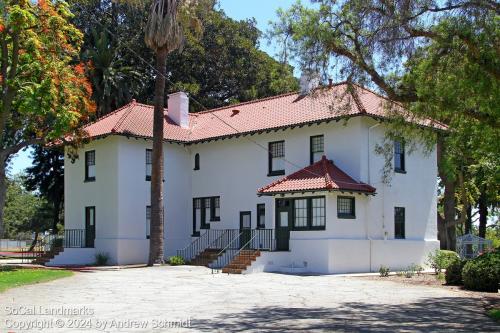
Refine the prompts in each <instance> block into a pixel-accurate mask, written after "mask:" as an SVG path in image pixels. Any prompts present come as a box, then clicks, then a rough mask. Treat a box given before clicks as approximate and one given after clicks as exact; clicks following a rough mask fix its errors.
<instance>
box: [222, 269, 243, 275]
mask: <svg viewBox="0 0 500 333" xmlns="http://www.w3.org/2000/svg"><path fill="white" fill-rule="evenodd" d="M242 272H243V270H242V269H234V268H223V269H222V273H226V274H241V273H242Z"/></svg>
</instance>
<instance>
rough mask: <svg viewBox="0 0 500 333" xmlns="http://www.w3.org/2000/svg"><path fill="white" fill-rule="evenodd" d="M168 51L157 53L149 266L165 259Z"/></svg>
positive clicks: (164, 49) (158, 51)
mask: <svg viewBox="0 0 500 333" xmlns="http://www.w3.org/2000/svg"><path fill="white" fill-rule="evenodd" d="M167 54H168V53H167V49H166V48H162V49H159V50H157V52H156V71H157V76H156V82H155V107H154V119H153V154H152V155H153V156H152V170H151V237H150V242H149V260H148V265H149V266H152V265H154V264H162V263H163V262H164V259H163V245H164V238H163V223H164V209H163V174H164V172H163V122H164V105H165V73H166V65H167Z"/></svg>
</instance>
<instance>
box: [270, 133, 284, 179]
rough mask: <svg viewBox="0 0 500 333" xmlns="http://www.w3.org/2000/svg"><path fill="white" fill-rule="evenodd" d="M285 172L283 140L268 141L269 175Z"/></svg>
mask: <svg viewBox="0 0 500 333" xmlns="http://www.w3.org/2000/svg"><path fill="white" fill-rule="evenodd" d="M284 174H285V141H276V142H269V176H279V175H284Z"/></svg>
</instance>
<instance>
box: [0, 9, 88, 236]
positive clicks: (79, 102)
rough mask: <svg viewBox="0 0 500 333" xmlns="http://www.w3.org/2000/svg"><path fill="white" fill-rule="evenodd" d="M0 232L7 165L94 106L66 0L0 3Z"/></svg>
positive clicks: (63, 132)
mask: <svg viewBox="0 0 500 333" xmlns="http://www.w3.org/2000/svg"><path fill="white" fill-rule="evenodd" d="M0 9H1V15H0V85H1V87H2V90H1V92H0V237H1V236H2V235H3V207H4V204H5V190H6V184H5V179H6V175H5V169H6V164H7V162H8V161H9V158H10V157H11V156H12V155H13V154H15V153H17V152H18V151H19V150H20V149H23V148H25V147H27V146H30V145H36V144H43V143H45V142H47V141H50V140H54V139H58V138H61V137H63V136H64V135H67V134H69V133H71V132H73V131H76V129H77V128H78V125H79V121H80V120H81V119H82V118H85V117H86V116H87V113H88V112H92V111H94V109H95V107H94V104H93V103H92V101H91V100H90V96H91V94H92V89H91V86H90V84H89V82H88V81H87V79H86V77H85V73H84V65H82V64H79V63H77V62H75V59H78V53H79V47H80V45H81V39H82V34H81V33H80V32H79V31H78V29H76V28H75V27H74V26H73V25H71V24H70V23H69V20H70V19H71V17H72V14H71V12H70V11H69V9H68V6H67V4H66V3H65V2H63V1H57V0H56V1H46V0H40V1H38V2H34V1H29V0H8V1H2V2H0Z"/></svg>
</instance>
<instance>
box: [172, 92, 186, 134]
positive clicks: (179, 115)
mask: <svg viewBox="0 0 500 333" xmlns="http://www.w3.org/2000/svg"><path fill="white" fill-rule="evenodd" d="M168 116H169V117H170V119H172V120H173V121H174V122H175V123H176V124H177V125H179V126H180V127H182V128H189V97H188V95H187V94H186V93H185V92H182V91H179V92H176V93H173V94H170V95H168Z"/></svg>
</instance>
